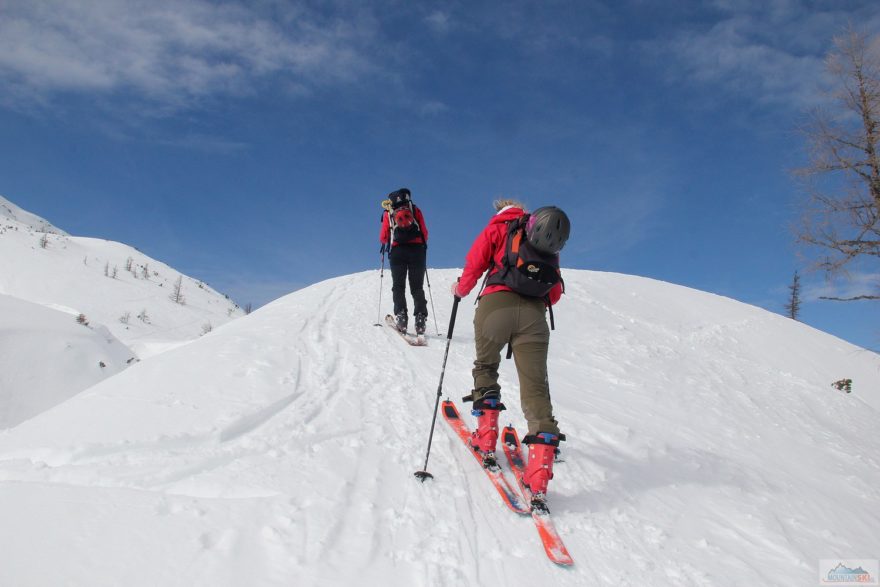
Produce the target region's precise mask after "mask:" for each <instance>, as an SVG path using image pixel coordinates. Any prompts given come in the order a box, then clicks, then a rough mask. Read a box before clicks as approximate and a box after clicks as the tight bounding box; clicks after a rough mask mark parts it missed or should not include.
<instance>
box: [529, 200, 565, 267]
mask: <svg viewBox="0 0 880 587" xmlns="http://www.w3.org/2000/svg"><path fill="white" fill-rule="evenodd" d="M570 233H571V222H569V220H568V216H566V215H565V212H563V211H562V210H560V209H559V208H557V207H556V206H544V207H542V208H538V209H537V210H535V211H534V212H532V214H531V216H530V217H529V221H528V224H526V238H527V239H528V241H529V242H530V243H531V244H532V246H533V247H535V248H536V249H538V250H539V251H541V252H542V253H547V254H549V255H555V254H557V253H558V252H559V251H561V250H562V247H564V246H565V243H566V241H567V240H568V235H569V234H570Z"/></svg>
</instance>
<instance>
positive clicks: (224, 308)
mask: <svg viewBox="0 0 880 587" xmlns="http://www.w3.org/2000/svg"><path fill="white" fill-rule="evenodd" d="M172 297H174V298H175V300H172V299H171V298H172ZM243 314H244V312H242V310H241V309H239V308H238V307H237V306H236V305H235V304H234V303H233V302H232V301H230V300H229V299H227V298H225V297H224V296H223V295H221V294H219V293H217V292H216V291H214V290H212V289H211V288H210V287H208V286H207V285H205V284H203V283H200V282H197V281H195V280H193V279H191V278H189V277H186V276H184V275H181V274H180V273H179V272H177V271H175V270H174V269H172V268H170V267H168V266H167V265H165V264H163V263H160V262H158V261H156V260H154V259H151V258H149V257H147V256H146V255H143V254H142V253H140V252H139V251H137V250H136V249H133V248H132V247H129V246H127V245H124V244H121V243H116V242H110V241H105V240H100V239H93V238H83V237H74V236H70V235H69V234H67V233H66V232H65V231H63V230H61V229H59V228H57V227H55V226H53V225H52V224H51V223H50V222H48V221H46V220H44V219H42V218H40V217H39V216H36V215H35V214H32V213H30V212H27V211H25V210H22V209H21V208H19V207H18V206H16V205H15V204H13V203H12V202H10V201H8V200H6V199H4V198H2V197H0V351H2V352H0V429H2V428H5V427H8V426H14V425H16V424H18V423H19V422H21V421H22V420H24V419H26V418H28V417H30V416H32V415H35V414H37V413H39V412H41V411H43V410H45V409H47V408H49V407H51V406H53V405H55V404H56V403H59V402H61V401H64V400H65V399H67V398H69V397H71V396H73V395H74V394H76V393H78V392H80V391H82V390H83V389H86V388H88V387H90V386H91V385H94V384H95V383H97V382H99V381H102V380H104V379H106V378H107V377H109V376H111V375H113V374H115V373H117V372H118V371H120V370H121V369H122V368H125V367H126V366H128V365H130V364H132V363H133V362H135V361H137V360H138V359H141V358H147V357H149V356H152V355H154V354H156V353H158V352H161V351H164V350H166V349H167V348H171V347H174V346H178V345H180V344H183V343H185V342H188V341H190V340H193V339H195V338H198V337H199V336H201V335H202V334H204V333H205V332H207V331H210V330H212V329H213V328H214V327H217V326H220V325H222V324H225V323H226V322H229V321H230V320H232V319H233V318H236V317H239V316H241V315H243ZM101 364H103V365H104V366H103V367H101V366H100V365H101Z"/></svg>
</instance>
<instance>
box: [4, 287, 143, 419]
mask: <svg viewBox="0 0 880 587" xmlns="http://www.w3.org/2000/svg"><path fill="white" fill-rule="evenodd" d="M76 318H77V317H76V316H74V315H71V314H68V313H65V312H59V311H58V310H52V309H50V308H46V307H44V306H40V305H38V304H33V303H31V302H26V301H24V300H20V299H18V298H13V297H11V296H5V295H0V373H2V374H0V384H2V388H3V391H2V393H0V429H2V428H8V427H11V426H15V425H16V424H18V423H20V422H23V421H24V420H26V419H28V418H30V417H32V416H36V415H37V414H39V413H40V412H43V411H44V410H47V409H48V408H50V407H52V406H54V405H56V404H59V403H61V402H62V401H64V400H66V399H68V398H69V397H71V396H73V395H75V394H76V393H78V392H80V391H82V390H83V389H86V388H87V387H91V386H92V385H94V384H95V383H97V382H98V381H102V380H104V379H106V378H107V377H110V376H111V375H115V374H116V373H119V372H120V371H122V370H123V369H124V368H125V367H126V366H127V365H128V364H129V363H130V362H132V361H134V360H135V358H134V355H133V354H132V353H131V351H130V350H129V349H128V347H126V346H125V345H124V344H122V343H121V342H119V340H117V339H116V337H114V336H113V335H112V334H110V333H109V332H108V331H107V329H106V328H104V327H102V326H93V325H91V324H80V323H78V322H77V320H76ZM60 382H63V385H61V384H60Z"/></svg>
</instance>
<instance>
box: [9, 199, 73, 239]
mask: <svg viewBox="0 0 880 587" xmlns="http://www.w3.org/2000/svg"><path fill="white" fill-rule="evenodd" d="M3 219H7V220H11V221H15V222H17V223H19V224H21V225H23V226H24V227H25V228H27V229H29V230H31V231H33V232H45V233H53V234H58V235H62V236H66V235H67V233H66V232H64V231H63V230H61V229H60V228H57V227H55V226H53V225H52V223H50V222H49V221H48V220H45V219H43V218H40V217H39V216H37V215H36V214H32V213H30V212H28V211H27V210H22V209H21V208H19V207H18V206H16V205H15V204H13V203H12V202H10V201H9V200H7V199H6V198H4V197H3V196H0V225H2V223H3V222H2V221H3ZM9 228H11V229H15V227H14V226H5V227H4V226H0V231H2V230H4V229H9Z"/></svg>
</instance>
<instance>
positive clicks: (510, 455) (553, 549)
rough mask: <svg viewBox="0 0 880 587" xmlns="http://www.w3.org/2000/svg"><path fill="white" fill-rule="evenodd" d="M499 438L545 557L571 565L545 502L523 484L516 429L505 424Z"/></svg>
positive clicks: (520, 451)
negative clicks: (542, 546)
mask: <svg viewBox="0 0 880 587" xmlns="http://www.w3.org/2000/svg"><path fill="white" fill-rule="evenodd" d="M501 440H502V446H503V447H504V454H505V456H506V457H507V462H508V463H509V464H510V468H511V469H512V470H513V475H514V477H516V481H517V486H518V487H519V490H520V494H521V495H522V497H523V499H524V500H525V502H526V503H527V504H531V513H532V520H534V522H535V528H536V529H537V530H538V536H539V537H540V538H541V543H542V544H543V545H544V552H545V553H547V558H549V559H550V560H551V561H553V562H554V563H556V564H557V565H561V566H571V565H573V564H574V559H572V558H571V555H570V554H568V549H567V548H565V543H564V542H563V541H562V537H561V536H560V535H559V532H557V531H556V526H555V525H554V524H553V519H552V518H551V517H550V510H549V509H548V508H547V504H546V502H544V500H543V499H540V500H538V499H536V498H534V497H533V496H532V492H531V491H529V488H528V487H526V486H525V485H524V484H523V473H524V472H525V461H524V460H523V452H522V444H520V440H519V434H517V432H516V429H515V428H513V427H512V426H505V427H504V430H502V432H501Z"/></svg>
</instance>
